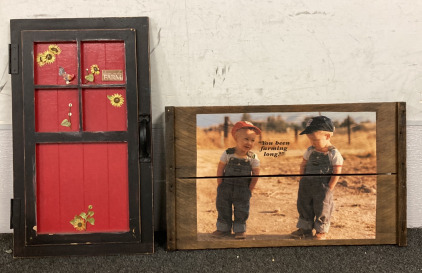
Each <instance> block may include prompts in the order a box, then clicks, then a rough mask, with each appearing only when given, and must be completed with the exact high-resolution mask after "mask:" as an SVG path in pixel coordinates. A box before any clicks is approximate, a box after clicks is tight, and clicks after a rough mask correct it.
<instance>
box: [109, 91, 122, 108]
mask: <svg viewBox="0 0 422 273" xmlns="http://www.w3.org/2000/svg"><path fill="white" fill-rule="evenodd" d="M107 98H108V99H109V100H110V103H111V105H113V106H114V107H120V106H122V105H123V103H124V102H125V99H124V98H123V96H122V95H121V94H114V95H111V96H107Z"/></svg>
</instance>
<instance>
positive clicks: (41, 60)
mask: <svg viewBox="0 0 422 273" xmlns="http://www.w3.org/2000/svg"><path fill="white" fill-rule="evenodd" d="M37 63H38V65H39V66H44V65H45V64H46V62H45V54H44V53H38V55H37Z"/></svg>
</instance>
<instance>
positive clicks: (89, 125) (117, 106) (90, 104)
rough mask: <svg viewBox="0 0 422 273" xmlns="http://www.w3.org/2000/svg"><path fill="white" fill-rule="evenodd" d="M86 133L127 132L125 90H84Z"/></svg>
mask: <svg viewBox="0 0 422 273" xmlns="http://www.w3.org/2000/svg"><path fill="white" fill-rule="evenodd" d="M82 101H83V105H84V112H83V118H84V131H126V130H127V114H126V104H127V103H126V90H125V89H84V90H83V91H82Z"/></svg>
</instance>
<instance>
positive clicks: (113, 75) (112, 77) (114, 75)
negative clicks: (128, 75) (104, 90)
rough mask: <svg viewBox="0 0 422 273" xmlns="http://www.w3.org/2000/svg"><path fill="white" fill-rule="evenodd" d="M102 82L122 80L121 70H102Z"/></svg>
mask: <svg viewBox="0 0 422 273" xmlns="http://www.w3.org/2000/svg"><path fill="white" fill-rule="evenodd" d="M102 75H103V78H102V79H103V82H111V81H123V70H103V71H102Z"/></svg>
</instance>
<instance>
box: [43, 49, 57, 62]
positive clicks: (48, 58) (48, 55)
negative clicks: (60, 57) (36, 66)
mask: <svg viewBox="0 0 422 273" xmlns="http://www.w3.org/2000/svg"><path fill="white" fill-rule="evenodd" d="M44 54H45V55H44V57H45V63H46V64H52V63H54V61H55V60H56V55H55V54H53V53H51V52H50V51H47V52H44Z"/></svg>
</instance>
